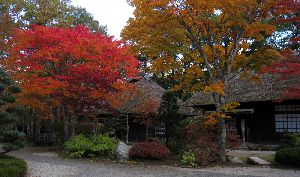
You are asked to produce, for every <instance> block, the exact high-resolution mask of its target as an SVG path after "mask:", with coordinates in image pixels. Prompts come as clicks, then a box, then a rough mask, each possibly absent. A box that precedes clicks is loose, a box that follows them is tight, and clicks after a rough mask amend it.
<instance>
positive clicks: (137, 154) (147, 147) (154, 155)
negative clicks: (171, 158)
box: [129, 141, 170, 159]
mask: <svg viewBox="0 0 300 177" xmlns="http://www.w3.org/2000/svg"><path fill="white" fill-rule="evenodd" d="M168 155H170V150H169V148H167V146H166V145H164V144H162V143H160V142H158V141H153V142H142V143H136V144H134V145H133V146H132V147H131V148H130V149H129V156H130V158H144V159H162V158H164V157H167V156H168Z"/></svg>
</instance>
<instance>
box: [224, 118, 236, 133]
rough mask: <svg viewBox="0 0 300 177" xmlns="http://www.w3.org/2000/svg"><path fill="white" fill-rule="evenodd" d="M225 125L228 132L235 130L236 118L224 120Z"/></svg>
mask: <svg viewBox="0 0 300 177" xmlns="http://www.w3.org/2000/svg"><path fill="white" fill-rule="evenodd" d="M226 124H227V127H228V129H230V130H236V118H235V117H232V118H230V119H229V120H226Z"/></svg>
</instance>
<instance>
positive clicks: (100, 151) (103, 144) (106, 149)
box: [91, 134, 117, 157]
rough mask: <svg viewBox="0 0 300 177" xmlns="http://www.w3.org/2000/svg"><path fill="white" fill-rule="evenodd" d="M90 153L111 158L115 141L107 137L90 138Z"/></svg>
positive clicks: (114, 149) (114, 148)
mask: <svg viewBox="0 0 300 177" xmlns="http://www.w3.org/2000/svg"><path fill="white" fill-rule="evenodd" d="M91 139H92V144H93V145H92V146H91V153H92V154H95V155H101V156H108V157H112V156H113V155H114V153H115V151H116V145H117V141H116V140H114V139H112V138H110V137H109V136H108V135H104V134H101V135H97V136H94V137H92V138H91Z"/></svg>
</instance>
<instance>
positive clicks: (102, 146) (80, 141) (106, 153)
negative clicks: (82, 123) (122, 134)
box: [64, 134, 117, 158]
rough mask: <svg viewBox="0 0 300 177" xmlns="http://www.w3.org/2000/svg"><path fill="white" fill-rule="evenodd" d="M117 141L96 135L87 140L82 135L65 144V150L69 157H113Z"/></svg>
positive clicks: (106, 136)
mask: <svg viewBox="0 0 300 177" xmlns="http://www.w3.org/2000/svg"><path fill="white" fill-rule="evenodd" d="M116 146H117V141H116V140H114V139H112V138H110V137H109V136H108V135H103V134H101V135H95V136H93V137H90V138H87V137H85V136H84V135H82V134H80V135H78V136H76V137H74V138H72V139H70V140H69V141H67V142H65V144H64V150H65V153H66V155H67V156H69V157H76V158H80V157H99V156H101V157H112V156H113V155H114V152H115V150H116Z"/></svg>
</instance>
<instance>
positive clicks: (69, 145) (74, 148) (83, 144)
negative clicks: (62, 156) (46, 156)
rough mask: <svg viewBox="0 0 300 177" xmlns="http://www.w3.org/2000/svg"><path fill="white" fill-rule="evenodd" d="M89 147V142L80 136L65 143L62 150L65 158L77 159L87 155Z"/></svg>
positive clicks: (90, 144)
mask: <svg viewBox="0 0 300 177" xmlns="http://www.w3.org/2000/svg"><path fill="white" fill-rule="evenodd" d="M91 146H92V142H91V140H90V139H89V138H87V137H85V136H84V135H82V134H80V135H78V136H75V137H74V138H71V139H70V140H69V141H67V142H65V144H64V150H65V153H66V155H67V156H69V157H78V158H79V157H82V156H83V155H85V154H87V153H88V152H89V151H90V149H91Z"/></svg>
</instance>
